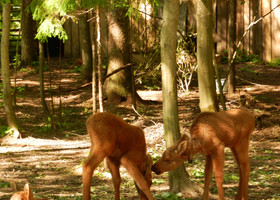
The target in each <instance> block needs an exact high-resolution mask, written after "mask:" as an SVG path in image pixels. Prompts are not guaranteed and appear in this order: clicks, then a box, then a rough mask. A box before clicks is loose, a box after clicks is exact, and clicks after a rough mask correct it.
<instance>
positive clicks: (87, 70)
mask: <svg viewBox="0 0 280 200" xmlns="http://www.w3.org/2000/svg"><path fill="white" fill-rule="evenodd" d="M79 31H80V47H81V53H82V60H83V73H82V78H83V81H84V82H89V81H91V77H92V48H91V45H90V42H89V41H90V35H89V33H90V32H89V24H88V22H87V14H86V13H82V14H81V15H80V16H79Z"/></svg>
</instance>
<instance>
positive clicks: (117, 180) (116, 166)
mask: <svg viewBox="0 0 280 200" xmlns="http://www.w3.org/2000/svg"><path fill="white" fill-rule="evenodd" d="M107 161H108V167H109V170H110V172H111V174H112V180H113V184H114V189H115V200H119V199H120V184H121V176H120V163H119V162H118V161H113V160H111V159H110V158H108V159H107Z"/></svg>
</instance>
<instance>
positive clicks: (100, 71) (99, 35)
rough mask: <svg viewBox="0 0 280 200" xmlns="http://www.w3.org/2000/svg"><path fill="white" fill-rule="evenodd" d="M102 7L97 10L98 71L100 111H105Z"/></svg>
mask: <svg viewBox="0 0 280 200" xmlns="http://www.w3.org/2000/svg"><path fill="white" fill-rule="evenodd" d="M100 25H101V24H100V6H99V7H98V8H97V10H96V32H97V37H96V46H97V53H96V54H97V69H98V94H99V95H98V96H99V110H100V112H103V111H104V108H103V88H102V83H103V81H102V80H103V77H102V55H101V51H102V50H101V29H100Z"/></svg>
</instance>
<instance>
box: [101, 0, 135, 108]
mask: <svg viewBox="0 0 280 200" xmlns="http://www.w3.org/2000/svg"><path fill="white" fill-rule="evenodd" d="M112 3H113V5H112V6H111V9H110V11H109V13H108V24H109V27H108V31H109V34H108V36H109V42H108V51H109V61H108V62H109V63H108V70H107V73H108V74H109V73H111V72H112V71H114V70H116V69H119V68H121V67H123V66H125V65H126V64H128V63H129V62H130V39H129V35H130V32H129V18H128V16H127V15H126V14H127V10H128V9H127V7H126V6H122V5H120V4H121V3H122V2H121V1H116V0H115V1H113V2H112ZM130 80H131V70H122V71H120V72H118V73H116V74H114V75H112V76H110V77H109V78H107V79H106V81H105V93H106V95H107V97H108V101H109V102H114V103H119V102H120V101H121V99H122V98H123V97H128V96H129V93H130V88H131V87H130V82H131V81H130Z"/></svg>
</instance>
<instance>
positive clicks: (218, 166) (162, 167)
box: [152, 109, 255, 200]
mask: <svg viewBox="0 0 280 200" xmlns="http://www.w3.org/2000/svg"><path fill="white" fill-rule="evenodd" d="M254 126H255V119H254V116H253V115H252V114H251V113H249V112H248V111H244V110H240V109H232V110H228V111H223V112H217V113H208V112H205V113H201V114H200V115H199V116H198V117H197V118H196V119H195V120H194V122H193V124H192V126H191V127H190V135H183V136H182V137H181V138H180V139H179V141H178V142H177V144H176V145H174V146H171V147H169V148H167V149H166V151H165V152H164V153H163V155H162V157H161V158H160V159H159V160H158V161H157V162H156V163H155V164H154V165H153V166H152V171H154V172H155V173H156V174H161V173H163V172H166V171H170V170H173V169H175V168H176V167H178V166H180V165H182V164H183V163H184V161H185V160H191V159H192V157H193V156H194V155H195V154H197V153H202V154H204V155H206V164H205V182H204V193H203V199H208V198H209V197H208V196H209V185H210V180H211V178H212V172H213V167H214V174H215V180H216V185H217V188H218V194H219V199H220V200H223V199H224V192H223V179H224V160H225V154H224V148H225V147H229V148H230V149H231V151H232V153H233V155H234V157H235V159H236V162H237V164H238V168H239V176H240V177H239V188H238V193H237V196H236V199H238V200H239V199H241V200H247V199H248V182H249V174H250V160H249V140H250V135H251V133H252V132H253V129H254Z"/></svg>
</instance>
